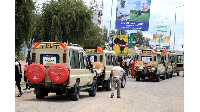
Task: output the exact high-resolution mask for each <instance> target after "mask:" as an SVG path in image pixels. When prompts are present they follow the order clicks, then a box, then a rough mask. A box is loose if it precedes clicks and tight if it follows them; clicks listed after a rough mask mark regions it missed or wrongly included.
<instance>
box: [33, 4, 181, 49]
mask: <svg viewBox="0 0 200 112" xmlns="http://www.w3.org/2000/svg"><path fill="white" fill-rule="evenodd" d="M36 1H37V4H42V3H44V2H46V1H49V0H36ZM83 1H84V2H85V4H86V5H87V6H89V5H90V1H91V0H83ZM117 1H119V0H113V4H112V0H103V16H102V25H101V26H102V27H103V26H106V27H107V28H108V30H110V20H111V30H116V29H115V21H116V16H115V15H116V10H115V9H116V7H117ZM127 1H134V0H126V2H127ZM183 5H184V0H151V4H150V18H149V30H148V31H142V33H143V36H144V37H146V38H150V39H153V33H154V29H153V26H154V25H169V26H170V28H171V39H170V46H174V33H175V49H177V50H184V48H182V44H184V6H183ZM180 6H181V7H180ZM176 7H178V8H176ZM111 8H112V17H111ZM175 13H176V25H175ZM129 32H136V31H133V30H131V31H130V30H129ZM171 49H173V47H171Z"/></svg>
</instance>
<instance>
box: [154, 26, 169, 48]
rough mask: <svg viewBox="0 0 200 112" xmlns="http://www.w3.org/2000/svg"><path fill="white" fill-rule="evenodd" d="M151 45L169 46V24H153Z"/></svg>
mask: <svg viewBox="0 0 200 112" xmlns="http://www.w3.org/2000/svg"><path fill="white" fill-rule="evenodd" d="M153 32H154V33H153V42H152V44H153V45H161V46H169V45H170V26H168V25H155V26H154V31H153Z"/></svg>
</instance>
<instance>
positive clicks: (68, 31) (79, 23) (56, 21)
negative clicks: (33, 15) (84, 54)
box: [42, 0, 98, 44]
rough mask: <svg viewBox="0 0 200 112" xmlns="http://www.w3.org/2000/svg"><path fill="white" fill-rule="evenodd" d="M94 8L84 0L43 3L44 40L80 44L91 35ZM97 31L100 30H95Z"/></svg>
mask: <svg viewBox="0 0 200 112" xmlns="http://www.w3.org/2000/svg"><path fill="white" fill-rule="evenodd" d="M92 14H93V12H92V10H91V9H88V8H87V7H86V6H85V5H84V4H83V2H82V1H76V0H59V1H50V3H46V4H44V5H43V10H42V31H43V37H42V40H43V41H59V42H67V41H68V42H70V43H78V44H80V43H81V42H82V41H83V40H84V39H86V38H87V37H89V35H91V34H90V33H89V32H90V28H91V27H92V28H93V23H92V21H91V19H92ZM94 33H97V34H98V32H94Z"/></svg>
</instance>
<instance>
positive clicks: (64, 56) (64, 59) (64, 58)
mask: <svg viewBox="0 0 200 112" xmlns="http://www.w3.org/2000/svg"><path fill="white" fill-rule="evenodd" d="M63 63H66V53H63Z"/></svg>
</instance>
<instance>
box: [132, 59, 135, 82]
mask: <svg viewBox="0 0 200 112" xmlns="http://www.w3.org/2000/svg"><path fill="white" fill-rule="evenodd" d="M134 65H135V61H134V60H133V61H132V62H131V66H132V69H131V76H132V78H133V76H134V78H135V71H134Z"/></svg>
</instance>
